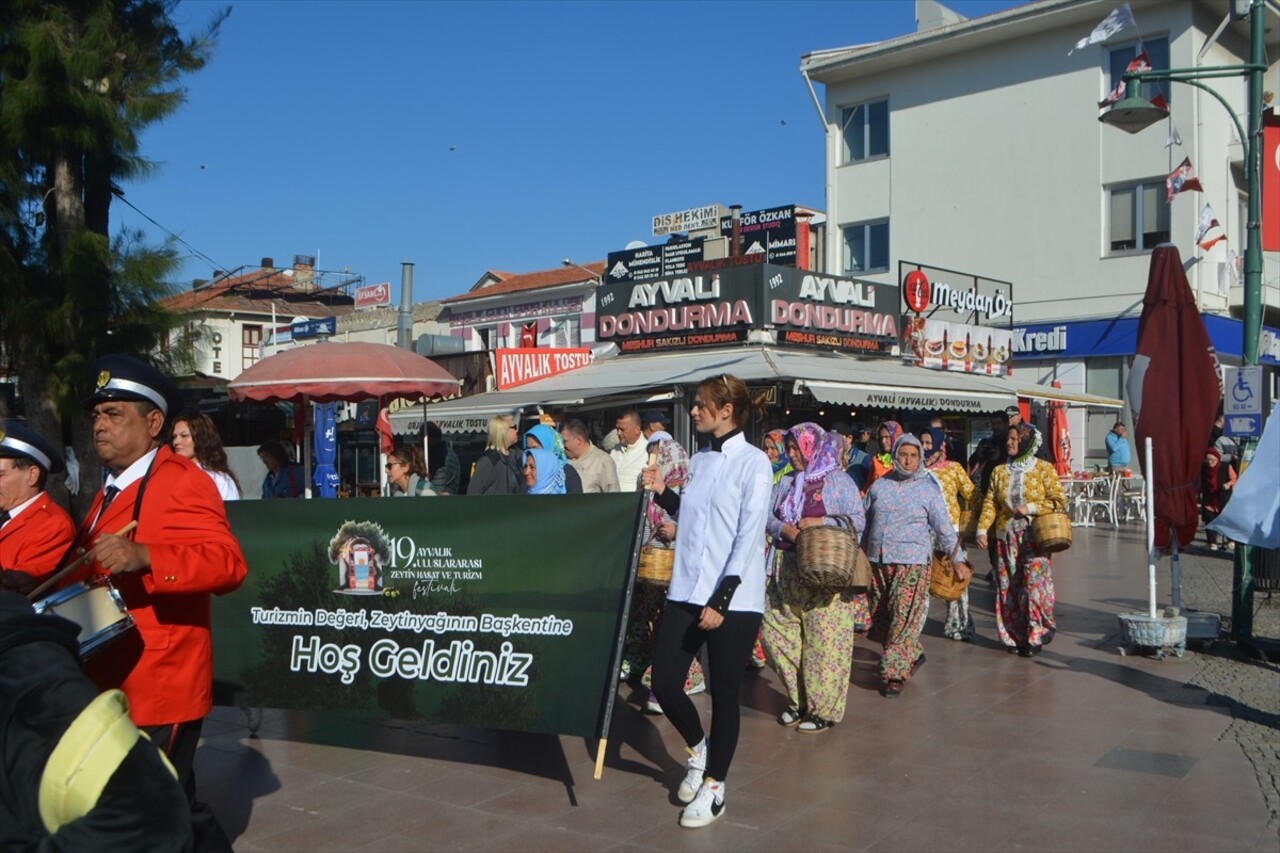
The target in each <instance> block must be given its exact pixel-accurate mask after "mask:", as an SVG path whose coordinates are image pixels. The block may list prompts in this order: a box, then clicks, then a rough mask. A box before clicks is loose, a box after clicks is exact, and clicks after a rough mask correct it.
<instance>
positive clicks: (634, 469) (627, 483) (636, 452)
mask: <svg viewBox="0 0 1280 853" xmlns="http://www.w3.org/2000/svg"><path fill="white" fill-rule="evenodd" d="M645 447H646V444H645V440H644V436H643V435H642V436H640V438H638V439H637V440H636V443H635V444H619V445H618V446H617V447H615V448H614V449H613V450H610V451H609V458H611V459H612V460H613V464H614V465H616V466H617V467H618V491H620V492H634V491H636V490H637V489H639V488H640V472H642V471H643V470H644V466H645V463H646V462H648V461H649V454H648V453H646V452H645Z"/></svg>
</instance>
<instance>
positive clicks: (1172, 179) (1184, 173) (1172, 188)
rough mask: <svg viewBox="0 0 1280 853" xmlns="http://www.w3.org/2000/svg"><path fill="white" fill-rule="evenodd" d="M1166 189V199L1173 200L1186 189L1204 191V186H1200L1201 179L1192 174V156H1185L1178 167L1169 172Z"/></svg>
mask: <svg viewBox="0 0 1280 853" xmlns="http://www.w3.org/2000/svg"><path fill="white" fill-rule="evenodd" d="M1164 185H1165V189H1167V190H1168V195H1167V196H1166V197H1165V201H1168V202H1171V201H1173V197H1174V196H1175V195H1177V194H1178V193H1180V192H1184V191H1186V190H1195V191H1196V192H1198V193H1202V192H1204V187H1202V186H1200V179H1199V178H1197V177H1196V176H1195V175H1193V174H1192V169H1191V158H1190V157H1183V158H1182V162H1181V163H1179V164H1178V168H1176V169H1174V170H1173V171H1172V172H1170V173H1169V177H1167V178H1165V181H1164Z"/></svg>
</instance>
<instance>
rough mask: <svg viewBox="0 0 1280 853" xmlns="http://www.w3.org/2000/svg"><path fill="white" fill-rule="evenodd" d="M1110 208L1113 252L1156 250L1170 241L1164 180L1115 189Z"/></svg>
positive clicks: (1112, 193) (1112, 192) (1112, 191)
mask: <svg viewBox="0 0 1280 853" xmlns="http://www.w3.org/2000/svg"><path fill="white" fill-rule="evenodd" d="M1110 210H1111V223H1110V228H1111V237H1110V245H1111V251H1113V252H1128V251H1134V250H1138V249H1154V248H1155V247H1156V246H1158V245H1159V244H1161V243H1167V242H1169V205H1168V204H1167V203H1166V202H1165V186H1164V182H1163V181H1162V182H1159V183H1154V182H1153V183H1148V184H1131V185H1129V186H1124V187H1115V188H1113V189H1112V190H1111V198H1110Z"/></svg>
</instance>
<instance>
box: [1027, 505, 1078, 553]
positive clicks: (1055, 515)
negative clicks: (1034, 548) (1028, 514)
mask: <svg viewBox="0 0 1280 853" xmlns="http://www.w3.org/2000/svg"><path fill="white" fill-rule="evenodd" d="M1031 537H1032V538H1033V539H1035V540H1036V544H1037V545H1039V546H1040V550H1041V551H1043V552H1045V553H1046V554H1056V553H1058V552H1059V551H1065V550H1067V549H1068V548H1070V547H1071V516H1069V515H1067V514H1066V513H1065V512H1047V513H1045V514H1044V515H1037V516H1036V517H1035V518H1034V519H1033V520H1032V522H1031Z"/></svg>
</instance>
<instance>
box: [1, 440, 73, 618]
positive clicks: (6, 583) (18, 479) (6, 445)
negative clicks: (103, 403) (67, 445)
mask: <svg viewBox="0 0 1280 853" xmlns="http://www.w3.org/2000/svg"><path fill="white" fill-rule="evenodd" d="M62 470H63V462H62V454H60V453H58V451H57V450H56V449H55V448H54V446H53V445H52V444H50V443H49V442H47V441H45V440H44V439H43V438H41V437H40V436H39V435H37V434H36V433H35V432H34V431H32V430H31V429H30V428H28V427H27V426H25V425H24V424H21V423H18V422H17V421H8V422H7V423H6V422H4V421H0V569H3V581H2V582H0V586H3V588H4V589H9V590H12V591H14V592H20V593H22V594H23V595H26V594H27V593H29V592H31V590H33V589H35V587H36V585H37V584H38V583H39V582H40V579H41V578H42V577H43V576H44V575H47V574H49V573H50V572H52V571H53V570H54V568H55V567H56V566H57V565H58V561H59V560H60V559H62V555H63V554H65V553H66V552H67V548H69V547H70V546H71V540H72V539H73V538H74V537H75V533H76V528H75V525H74V524H72V523H71V517H70V516H69V515H67V513H66V511H65V510H63V508H62V507H60V506H58V505H57V504H56V503H54V502H53V499H52V498H51V497H49V493H48V492H46V491H45V486H46V485H47V484H48V482H49V475H50V474H58V473H61V472H62Z"/></svg>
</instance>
